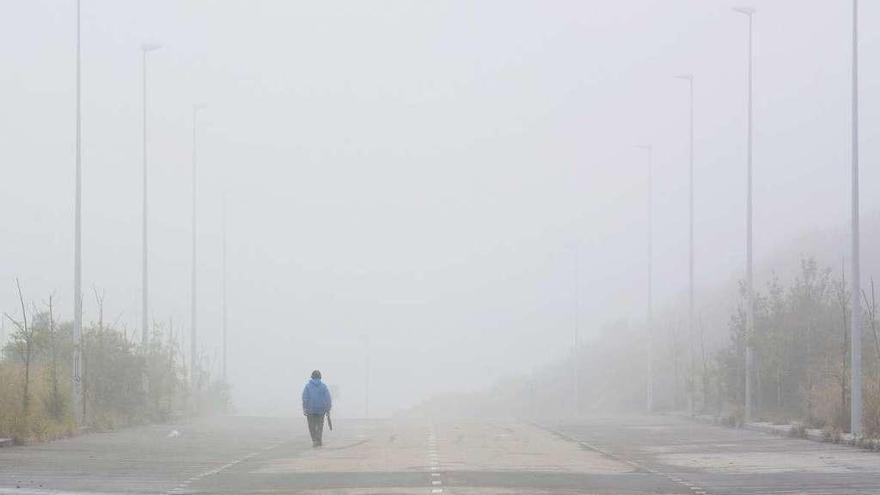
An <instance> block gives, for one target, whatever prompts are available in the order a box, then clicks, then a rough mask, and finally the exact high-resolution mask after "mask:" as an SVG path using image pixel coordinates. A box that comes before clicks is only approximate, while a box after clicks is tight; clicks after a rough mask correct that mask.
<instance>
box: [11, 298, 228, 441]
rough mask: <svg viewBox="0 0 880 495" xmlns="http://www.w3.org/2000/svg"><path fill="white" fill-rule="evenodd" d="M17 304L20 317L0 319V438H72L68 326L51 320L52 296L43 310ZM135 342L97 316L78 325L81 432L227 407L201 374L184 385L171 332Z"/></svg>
mask: <svg viewBox="0 0 880 495" xmlns="http://www.w3.org/2000/svg"><path fill="white" fill-rule="evenodd" d="M19 297H20V299H21V310H20V312H19V313H17V314H15V315H11V314H5V315H3V318H5V319H6V320H7V321H6V323H8V324H7V325H6V327H7V328H10V327H12V331H11V332H10V333H9V336H8V338H7V339H6V343H5V345H4V346H3V347H2V353H0V437H10V438H13V439H14V440H15V441H16V442H26V441H32V440H45V439H53V438H58V437H63V436H67V435H71V434H73V433H75V432H76V431H77V425H76V424H75V421H74V418H75V417H76V416H75V414H74V411H73V401H72V373H71V368H72V364H73V350H74V342H73V324H72V323H71V322H70V321H57V320H56V315H55V314H54V307H53V302H52V298H51V297H50V298H49V299H48V300H47V302H46V303H45V304H44V305H43V306H42V307H38V306H37V305H36V304H28V303H27V302H26V301H24V299H23V298H21V293H20V291H19ZM163 330H167V331H164V332H163ZM137 340H138V341H137V342H136V341H135V340H134V339H132V338H130V336H129V335H127V334H126V333H125V332H123V331H121V330H119V329H118V328H114V327H113V326H112V325H107V324H105V323H104V322H103V317H102V318H101V319H100V320H99V321H98V322H97V323H91V324H88V325H84V327H83V332H82V352H83V354H82V380H83V381H82V384H83V397H84V400H83V403H82V404H81V406H82V414H83V418H84V421H83V425H82V426H85V427H88V428H91V429H95V430H106V429H113V428H117V427H121V426H126V425H133V424H142V423H148V422H161V421H166V420H169V419H171V418H174V417H181V416H186V415H194V414H209V413H212V412H219V411H222V410H225V409H226V408H227V407H228V405H229V396H228V387H227V386H226V385H225V384H224V383H222V382H221V381H219V380H216V379H213V378H212V377H211V376H210V375H209V373H208V372H207V371H206V370H205V369H203V368H202V367H200V368H199V369H198V370H197V373H196V377H197V378H196V381H197V383H196V384H195V386H193V384H192V383H190V379H189V368H188V367H187V363H186V361H185V359H184V357H183V353H182V352H180V350H179V346H178V342H177V340H176V337H175V336H174V335H173V334H172V333H171V331H170V329H162V328H160V327H156V328H154V330H153V333H152V335H151V338H150V339H149V343H148V344H147V345H142V343H141V342H139V340H140V339H137ZM193 391H195V393H193Z"/></svg>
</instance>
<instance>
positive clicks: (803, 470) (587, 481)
mask: <svg viewBox="0 0 880 495" xmlns="http://www.w3.org/2000/svg"><path fill="white" fill-rule="evenodd" d="M335 426H336V431H333V432H327V435H326V438H325V446H324V447H323V448H318V449H314V448H312V447H311V442H310V441H309V440H308V439H307V438H306V436H305V420H304V419H302V418H290V419H267V418H215V419H211V420H206V421H201V422H197V423H184V424H178V425H161V426H149V427H142V428H133V429H128V430H124V431H119V432H113V433H102V434H93V435H86V436H83V437H79V438H74V439H68V440H62V441H57V442H50V443H46V444H41V445H34V446H27V447H13V448H5V449H0V494H19V495H50V494H54V495H73V494H83V495H85V494H97V493H102V494H106V493H120V494H134V493H138V494H139V493H150V494H169V495H171V494H187V493H193V494H208V493H212V494H213V493H216V494H268V493H271V494H301V495H319V494H339V495H366V494H371V495H378V494H410V493H412V494H435V495H439V494H453V495H456V494H457V495H470V494H473V495H480V494H502V495H514V494H548V495H549V494H566V495H567V494H576V493H577V494H605V495H607V494H646V493H653V494H695V495H702V494H704V493H707V494H727V493H737V494H740V493H742V494H748V493H762V494H769V493H827V494H832V493H833V494H838V493H839V494H858V493H880V455H878V454H872V453H868V452H863V451H859V450H856V449H851V448H847V447H837V446H831V445H825V444H818V443H813V442H808V441H804V440H794V439H783V438H778V437H773V436H770V435H765V434H762V433H755V432H749V431H740V430H731V429H725V428H720V427H715V426H709V425H701V424H696V423H691V422H689V421H687V420H682V419H676V418H669V417H659V416H658V417H643V416H632V417H621V416H617V417H614V418H589V419H579V420H577V421H571V420H569V421H553V422H547V423H542V424H540V425H538V424H530V423H526V422H518V421H468V422H455V423H451V422H432V421H428V420H416V419H413V420H397V421H391V420H381V421H378V420H377V421H353V420H342V419H339V420H338V421H337V422H336V424H335Z"/></svg>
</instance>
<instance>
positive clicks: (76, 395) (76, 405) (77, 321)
mask: <svg viewBox="0 0 880 495" xmlns="http://www.w3.org/2000/svg"><path fill="white" fill-rule="evenodd" d="M80 24H81V23H80V0H76V158H75V162H76V172H75V174H76V192H75V199H74V201H75V205H74V241H73V253H74V254H73V257H74V262H73V412H74V418H75V419H76V423H77V424H78V425H82V423H83V420H84V419H85V418H84V417H83V416H84V415H83V414H82V411H83V407H82V406H83V403H84V401H83V396H82V351H83V349H82V112H81V101H80V100H81V98H80V94H81V88H80V86H81V70H80V66H81V64H80V53H81V51H80Z"/></svg>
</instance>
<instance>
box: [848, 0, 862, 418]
mask: <svg viewBox="0 0 880 495" xmlns="http://www.w3.org/2000/svg"><path fill="white" fill-rule="evenodd" d="M852 15H853V18H852V23H853V25H852V276H851V277H850V278H851V279H852V280H851V282H850V283H851V284H852V290H851V293H852V295H851V299H852V318H850V323H851V325H852V326H851V327H850V341H851V346H852V349H851V353H852V356H851V362H852V365H851V370H850V371H851V373H852V378H851V380H850V381H851V389H852V392H851V393H852V398H851V401H852V402H851V403H850V423H851V425H850V427H851V431H852V433H853V435H861V434H862V307H861V304H860V303H861V301H860V300H859V298H860V297H861V296H862V290H861V267H860V266H859V264H860V261H861V260H860V259H859V256H860V253H859V242H860V239H859V2H858V0H853V13H852Z"/></svg>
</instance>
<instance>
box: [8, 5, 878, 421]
mask: <svg viewBox="0 0 880 495" xmlns="http://www.w3.org/2000/svg"><path fill="white" fill-rule="evenodd" d="M862 4H863V8H862V23H861V24H862V29H863V31H862V45H861V46H862V50H863V51H862V63H863V65H862V70H863V72H862V91H863V93H862V97H863V98H862V105H863V106H862V110H863V112H862V125H863V128H862V132H863V141H862V143H863V154H862V160H863V164H864V166H863V169H862V170H863V184H864V186H863V189H862V191H863V195H864V200H863V206H864V209H865V210H866V211H873V210H876V209H877V207H878V205H880V201H878V199H877V198H878V194H877V193H878V192H880V190H878V184H880V170H878V167H876V166H875V165H876V164H877V163H878V159H880V141H878V134H880V86H878V84H877V81H878V76H880V64H877V63H876V62H875V61H877V60H880V57H878V55H880V53H878V52H880V30H878V29H876V28H875V26H878V25H880V23H878V21H880V5H878V4H877V3H876V2H862ZM733 5H735V4H734V3H731V2H726V1H707V0H664V1H663V2H657V1H649V0H628V1H616V2H611V1H608V0H602V1H580V2H577V1H555V2H547V1H530V2H526V1H510V0H505V1H484V2H466V1H449V2H406V1H386V2H363V1H341V2H292V1H284V0H276V1H268V0H267V1H247V2H245V1H238V2H233V1H225V2H220V1H207V0H204V1H180V0H152V1H119V0H82V16H83V24H82V32H83V41H82V53H83V66H82V67H83V93H82V94H83V143H84V148H83V150H84V151H83V173H84V179H83V187H84V200H83V222H84V230H83V236H84V237H83V246H84V287H85V288H86V290H87V292H86V301H85V319H86V320H87V321H89V320H94V319H96V305H95V304H94V299H93V298H92V297H91V287H93V286H96V287H98V288H99V289H101V290H104V291H106V314H107V319H110V320H117V319H118V322H119V323H120V324H121V325H124V326H126V327H127V328H128V329H129V331H131V332H134V331H139V322H140V283H141V277H140V256H141V247H140V242H141V237H140V229H141V220H140V219H141V216H140V215H141V200H142V197H141V173H142V169H141V146H142V140H141V119H142V106H141V105H142V103H141V91H142V85H141V77H142V66H141V55H140V46H141V44H142V43H144V42H157V43H161V44H162V45H163V47H162V49H161V50H158V51H156V52H153V53H151V54H150V55H149V56H148V76H147V77H148V90H149V99H150V101H149V109H148V112H147V121H148V126H149V137H148V142H147V144H148V147H149V157H150V158H149V160H150V162H149V176H150V185H151V193H150V197H149V200H150V203H151V210H152V211H151V216H150V229H151V236H152V237H151V242H150V256H151V272H150V273H151V301H152V311H151V313H152V317H153V318H154V319H155V320H156V321H160V322H167V321H168V320H169V319H172V320H173V322H174V325H175V328H176V329H177V331H178V332H181V331H188V328H189V316H188V315H189V295H190V292H189V273H190V263H191V261H190V240H189V239H190V237H189V236H190V230H189V222H190V215H191V209H190V201H191V198H190V184H191V180H192V176H191V173H190V155H191V139H192V104H193V103H195V102H204V103H206V104H207V108H206V109H205V110H204V111H203V112H202V113H201V116H200V122H201V125H200V127H199V129H198V139H199V142H200V144H199V156H200V161H199V170H198V181H199V186H198V191H199V196H198V214H199V217H200V224H199V229H198V240H199V256H200V263H199V276H200V279H199V293H200V296H199V299H200V305H199V318H200V334H201V336H202V343H203V344H204V348H205V351H206V352H208V353H212V354H214V355H216V353H217V352H218V349H219V343H220V339H219V334H220V332H219V326H220V311H219V307H220V214H219V212H220V204H221V200H220V198H221V195H222V194H223V192H224V191H225V192H226V194H227V196H228V211H229V221H228V225H229V272H230V285H229V287H230V289H229V291H230V307H229V319H230V332H231V335H230V349H231V357H230V374H231V381H232V384H233V387H234V393H235V398H236V403H237V404H238V405H239V406H240V409H242V410H243V411H247V412H274V413H290V412H294V413H295V412H296V411H297V407H298V406H297V405H296V404H297V401H298V395H299V389H300V387H301V385H302V382H303V381H304V380H305V378H306V376H307V372H308V371H310V370H311V369H312V368H316V367H318V368H321V369H322V370H324V372H325V375H326V377H327V381H328V382H329V383H331V384H332V385H335V386H336V387H338V395H339V407H340V409H341V411H340V414H352V415H354V414H360V413H361V412H362V410H363V396H364V392H363V388H364V387H363V384H364V381H365V377H364V369H365V349H366V340H365V337H366V336H369V338H370V344H369V347H370V349H371V368H372V369H371V377H370V379H371V382H372V387H371V390H372V396H371V412H372V413H373V414H386V413H389V412H391V411H393V410H395V409H397V408H400V407H404V406H407V405H411V404H413V403H414V402H417V401H418V400H421V399H424V398H426V397H428V396H429V395H431V394H432V393H435V392H439V391H451V390H474V389H477V388H479V387H481V386H484V385H485V384H487V383H489V382H491V381H492V380H494V379H496V378H498V377H500V376H503V375H505V374H508V373H515V372H526V373H527V372H529V371H530V370H532V369H534V368H535V367H536V366H539V365H541V364H542V363H547V362H549V361H552V360H553V359H556V358H558V357H560V356H563V355H564V354H565V353H566V352H568V348H569V346H570V343H571V339H572V337H571V336H572V327H573V319H574V318H573V309H572V308H573V285H574V274H573V267H574V251H573V246H574V245H575V242H580V246H581V249H580V252H581V255H580V259H581V264H580V267H581V271H580V276H581V294H582V296H583V297H582V301H581V324H582V328H583V332H584V333H585V334H589V333H590V332H591V330H592V329H593V328H597V326H598V324H600V323H602V322H605V321H607V320H609V319H613V318H617V317H620V316H626V315H631V316H632V317H634V318H638V317H640V315H642V314H643V311H644V310H643V306H644V292H645V291H644V279H645V276H644V268H645V253H646V247H645V221H646V198H645V192H646V191H645V184H646V182H645V176H646V166H645V162H644V159H643V157H644V155H642V154H640V152H639V151H638V150H636V149H634V148H633V147H632V145H634V144H642V143H651V144H653V145H654V147H655V177H656V185H655V188H656V210H655V214H654V218H655V224H656V231H657V236H656V241H655V242H656V249H655V254H656V257H657V258H656V279H655V280H656V288H655V290H656V292H657V294H658V297H659V298H660V300H661V301H663V300H666V301H669V300H672V299H673V298H677V297H679V296H680V294H681V291H682V289H683V288H684V287H685V283H686V278H687V273H686V267H687V251H686V240H687V189H686V186H687V87H686V83H684V82H682V81H680V80H676V79H674V78H673V76H675V75H677V74H681V73H693V74H694V76H695V99H696V112H695V118H696V130H695V133H696V172H695V178H696V187H697V190H696V194H695V204H696V206H697V214H696V242H697V270H698V277H697V278H698V283H699V285H701V286H711V285H715V284H717V283H719V282H720V281H726V280H730V279H731V278H735V277H738V276H740V274H741V273H742V267H743V264H744V230H745V229H744V227H745V221H744V218H745V211H744V204H745V203H744V192H745V122H746V121H745V116H746V114H745V110H746V107H745V102H746V101H745V96H746V93H745V91H746V78H745V70H746V60H747V59H746V55H747V52H746V36H747V25H746V19H745V18H744V17H743V16H741V15H738V14H735V13H733V12H732V11H731V7H732V6H733ZM752 5H753V6H755V7H757V9H758V14H757V16H756V18H755V34H756V39H755V55H756V66H755V124H756V127H755V205H756V206H755V207H756V213H755V215H756V216H755V235H756V237H755V242H756V244H755V247H756V253H757V256H758V257H759V258H760V257H761V256H762V253H763V254H764V255H766V253H768V252H770V251H772V250H773V249H774V248H775V247H777V246H779V245H782V244H784V243H786V242H788V241H790V240H792V239H795V238H797V237H798V236H800V235H801V234H803V233H804V232H807V231H810V230H815V229H820V228H827V227H835V226H839V225H845V224H846V222H848V218H849V217H848V208H849V203H848V202H849V189H848V187H849V180H850V179H849V172H848V170H849V147H848V142H849V127H848V125H849V115H850V114H849V106H848V104H849V98H850V93H849V67H850V65H849V64H850V51H849V50H850V48H849V43H850V15H851V10H850V4H849V2H844V1H838V2H828V1H819V0H809V1H804V0H772V1H771V0H764V1H760V0H758V1H754V2H752ZM74 7H75V2H74V0H3V1H2V3H0V63H2V66H0V67H2V69H0V74H2V76H0V167H2V180H0V225H3V228H2V235H0V310H4V311H14V310H15V307H16V306H15V304H16V299H15V293H14V278H15V277H20V278H21V281H22V285H23V288H24V290H25V293H26V296H27V297H28V299H30V300H33V301H35V302H37V303H39V302H40V301H43V300H45V299H46V297H47V296H48V294H49V293H51V292H54V293H55V294H56V297H57V298H59V299H60V300H61V302H62V303H64V304H62V305H61V307H60V310H61V311H62V312H63V313H64V316H65V318H69V317H70V313H71V304H70V302H71V300H72V275H73V268H72V261H73V250H72V247H73V241H72V239H73V208H72V206H73V178H74V176H73V170H74V168H73V166H74V161H73V160H74V82H75V79H74V67H75V66H74V62H75V58H74V55H75V51H74V39H75V38H74V33H75V32H74V26H75V24H74V22H75V21H74V12H75V10H74ZM843 253H845V250H842V255H843Z"/></svg>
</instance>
